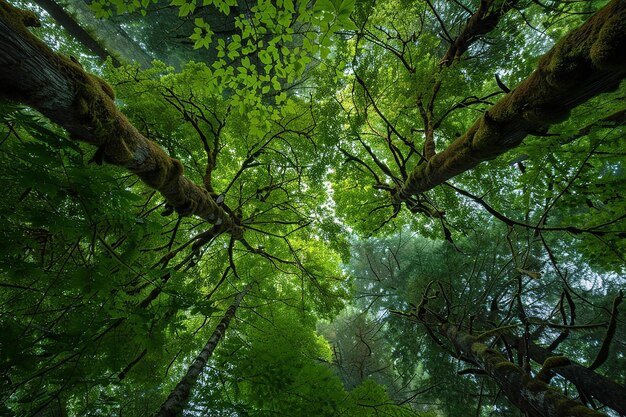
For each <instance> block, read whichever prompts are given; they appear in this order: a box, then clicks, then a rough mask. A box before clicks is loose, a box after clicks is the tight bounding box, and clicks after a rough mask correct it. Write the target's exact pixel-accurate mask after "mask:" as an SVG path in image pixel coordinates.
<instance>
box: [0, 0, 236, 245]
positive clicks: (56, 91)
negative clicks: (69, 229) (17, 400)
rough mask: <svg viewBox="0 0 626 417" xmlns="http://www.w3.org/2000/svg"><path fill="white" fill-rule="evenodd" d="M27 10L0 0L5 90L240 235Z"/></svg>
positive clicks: (175, 203)
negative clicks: (36, 32)
mask: <svg viewBox="0 0 626 417" xmlns="http://www.w3.org/2000/svg"><path fill="white" fill-rule="evenodd" d="M37 24H38V20H37V18H36V17H35V16H34V15H33V14H32V13H30V12H24V11H21V10H18V9H16V8H14V7H13V6H11V5H9V4H8V3H6V2H5V1H3V0H0V98H6V99H9V100H13V101H16V102H19V103H22V104H26V105H28V106H31V107H32V108H34V109H35V110H37V111H39V112H40V113H42V114H43V115H45V116H46V117H48V118H50V119H51V120H52V121H53V122H55V123H57V124H58V125H60V126H61V127H63V128H65V129H66V130H67V131H69V132H70V134H71V137H72V138H74V139H76V140H80V141H82V142H86V143H89V144H91V145H93V146H96V147H97V148H98V150H97V151H96V157H95V158H94V159H96V160H97V161H99V162H102V161H104V162H107V163H110V164H113V165H117V166H119V167H122V168H124V169H126V170H128V171H130V172H132V173H133V174H135V175H137V176H138V177H139V178H141V180H143V181H144V182H145V183H146V184H147V185H148V186H150V187H152V188H154V189H156V190H158V191H159V192H160V193H161V194H162V195H163V196H164V197H165V199H166V201H167V202H168V203H169V204H170V205H171V206H172V207H174V209H175V210H176V211H177V212H178V213H179V214H180V215H181V216H192V215H193V216H197V217H200V218H202V219H204V220H206V221H208V222H210V223H213V224H216V225H219V226H220V230H221V231H224V232H228V233H231V235H232V236H233V237H234V238H236V239H237V238H240V237H241V236H242V234H243V231H242V228H241V227H240V226H239V225H238V224H237V223H236V222H235V220H234V219H233V218H232V217H231V216H230V215H229V214H228V213H226V212H225V211H224V209H223V208H222V207H220V206H219V205H218V204H217V203H216V202H215V201H214V200H213V198H212V197H211V196H210V194H209V192H208V191H207V190H206V189H204V188H201V187H199V186H197V185H196V184H194V183H193V182H191V181H190V180H189V179H188V178H187V177H185V176H184V175H183V166H182V165H181V163H180V161H178V160H177V159H173V158H171V157H170V156H169V155H168V154H167V153H166V152H165V151H164V150H163V149H162V148H161V147H159V146H158V145H156V144H155V143H154V142H152V141H150V140H148V139H147V138H146V137H144V136H143V135H142V134H141V133H140V132H139V131H138V130H137V129H136V128H135V127H134V126H133V125H132V124H131V123H130V122H129V121H128V119H126V117H125V116H124V115H123V114H122V113H121V112H120V111H119V110H118V109H117V107H116V106H115V103H114V101H113V99H114V93H113V90H112V89H111V87H110V86H109V85H108V84H107V83H106V82H104V81H103V80H101V79H100V78H98V77H95V76H93V75H90V74H88V73H86V72H85V71H84V70H83V69H82V67H81V66H80V65H79V64H77V63H75V62H73V61H72V60H69V59H66V58H64V57H62V56H61V55H59V54H56V53H54V52H53V51H52V50H51V49H50V48H48V47H47V46H46V45H45V44H44V43H43V42H41V41H40V40H39V39H37V38H36V37H35V36H33V35H32V34H31V33H30V32H29V31H28V29H27V28H26V26H33V25H37Z"/></svg>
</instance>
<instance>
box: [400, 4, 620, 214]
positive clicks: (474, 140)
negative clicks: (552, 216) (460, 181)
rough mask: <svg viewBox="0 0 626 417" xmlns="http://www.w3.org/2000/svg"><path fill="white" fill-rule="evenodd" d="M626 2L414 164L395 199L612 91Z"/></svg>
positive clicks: (566, 41) (576, 34)
mask: <svg viewBox="0 0 626 417" xmlns="http://www.w3.org/2000/svg"><path fill="white" fill-rule="evenodd" d="M625 21H626V0H613V1H611V2H610V3H609V4H607V5H606V6H605V7H604V8H603V9H601V10H600V11H598V12H597V13H596V14H595V15H593V16H592V17H591V18H590V19H589V20H588V21H587V22H586V23H585V24H583V25H582V26H581V27H579V28H578V29H576V30H574V31H572V32H570V33H569V34H568V35H567V36H565V37H564V38H563V39H562V40H561V41H560V42H558V43H557V44H556V45H555V46H554V47H553V48H552V49H551V50H550V52H548V53H547V54H546V55H545V56H544V57H543V58H542V59H541V60H540V61H539V64H538V67H537V69H536V70H535V71H534V72H533V73H532V74H531V75H530V76H529V77H528V78H527V79H526V80H524V81H522V83H521V84H520V85H518V86H517V88H515V89H514V90H513V91H511V92H510V93H509V94H507V95H506V96H505V97H504V98H503V99H502V100H500V101H499V102H498V103H496V104H495V105H494V106H493V107H492V108H491V109H489V110H488V111H487V112H485V113H484V114H483V116H482V117H480V118H479V119H478V120H477V121H476V122H475V123H474V125H473V126H472V127H471V128H469V130H467V131H466V132H465V133H464V134H463V135H462V136H461V137H459V138H457V139H456V140H455V141H454V142H452V143H451V144H450V145H449V146H448V147H447V148H446V149H445V150H444V151H442V152H441V153H439V154H437V155H435V156H434V157H433V158H431V159H430V160H429V161H428V162H424V163H422V164H419V165H417V166H416V167H415V169H414V170H413V171H412V172H411V173H410V174H409V176H408V178H407V179H406V181H405V182H404V184H403V185H402V186H401V187H398V189H397V190H396V192H395V194H394V197H393V199H394V203H396V204H398V203H401V202H403V201H405V200H406V199H407V198H409V197H410V196H412V195H415V194H419V193H423V192H425V191H428V190H430V189H431V188H433V187H435V186H437V185H439V184H442V183H443V182H445V181H446V180H448V179H450V178H452V177H454V176H455V175H458V174H460V173H462V172H465V171H467V170H469V169H472V168H474V167H475V166H476V165H478V164H479V163H480V162H482V161H486V160H489V159H493V158H495V157H497V156H498V155H500V154H502V153H504V152H506V151H508V150H509V149H511V148H514V147H516V146H518V145H519V144H520V143H521V142H522V140H523V139H524V138H525V137H526V136H527V135H530V134H542V133H545V132H546V131H547V130H548V128H549V127H550V126H551V125H552V124H555V123H559V122H561V121H563V120H565V119H566V118H567V117H568V116H569V113H570V111H571V110H572V109H573V108H575V107H576V106H578V105H580V104H582V103H583V102H585V101H587V100H589V99H591V98H592V97H595V96H596V95H598V94H600V93H604V92H608V91H612V90H614V89H616V88H617V87H618V86H619V83H620V82H621V80H622V79H623V78H624V76H626V54H624V44H625V43H626V25H624V22H625Z"/></svg>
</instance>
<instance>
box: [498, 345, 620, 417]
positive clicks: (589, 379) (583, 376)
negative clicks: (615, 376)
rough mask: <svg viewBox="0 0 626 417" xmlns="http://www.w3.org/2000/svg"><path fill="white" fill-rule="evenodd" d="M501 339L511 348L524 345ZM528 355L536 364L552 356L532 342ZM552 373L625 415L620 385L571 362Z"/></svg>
mask: <svg viewBox="0 0 626 417" xmlns="http://www.w3.org/2000/svg"><path fill="white" fill-rule="evenodd" d="M503 337H504V340H505V341H506V342H507V343H508V344H510V345H512V346H519V344H520V343H524V341H523V340H521V338H519V337H515V336H509V335H507V334H505V335H503ZM528 355H529V356H530V358H531V359H532V360H534V361H535V362H538V363H544V362H546V360H548V358H550V357H552V356H554V354H553V353H552V352H550V351H549V350H548V349H546V348H543V347H541V346H539V345H536V344H535V343H533V342H529V343H528ZM552 371H553V372H554V373H557V374H559V375H561V376H562V377H563V378H565V379H567V380H568V381H570V382H571V383H573V384H574V385H576V386H577V387H578V388H579V389H581V390H582V391H583V392H584V393H585V394H587V395H592V396H593V397H594V398H596V399H597V400H598V401H600V402H601V403H602V404H604V405H606V406H608V407H611V408H612V409H613V410H615V411H617V412H618V413H621V414H625V415H626V396H624V390H625V388H624V387H622V386H621V385H619V384H617V383H615V382H613V381H611V380H610V379H607V378H606V377H604V376H602V375H600V374H597V373H596V372H594V371H592V370H590V369H587V368H585V367H584V366H581V365H579V364H577V363H576V362H573V361H571V360H570V361H569V363H568V364H567V365H564V366H559V367H557V368H554V369H552Z"/></svg>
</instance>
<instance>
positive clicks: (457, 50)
mask: <svg viewBox="0 0 626 417" xmlns="http://www.w3.org/2000/svg"><path fill="white" fill-rule="evenodd" d="M517 1H518V0H482V1H481V2H480V5H479V6H478V9H477V10H476V12H475V13H474V14H473V15H471V16H470V17H469V19H467V22H466V23H465V25H464V26H463V28H461V30H460V31H459V34H458V35H457V37H456V38H455V39H454V42H452V43H451V44H450V47H449V48H448V50H447V51H446V54H445V55H444V57H443V58H442V59H441V62H440V64H441V65H444V66H446V67H449V66H451V65H452V64H453V63H454V61H456V60H458V59H460V58H461V55H463V54H464V53H465V51H467V49H468V48H469V47H470V45H471V44H472V41H473V40H474V39H476V38H477V37H479V36H481V35H485V34H487V33H489V32H491V31H492V30H494V29H495V28H496V26H498V23H499V22H500V18H501V17H502V16H504V15H505V14H506V13H508V12H509V10H511V9H512V8H513V6H515V3H517Z"/></svg>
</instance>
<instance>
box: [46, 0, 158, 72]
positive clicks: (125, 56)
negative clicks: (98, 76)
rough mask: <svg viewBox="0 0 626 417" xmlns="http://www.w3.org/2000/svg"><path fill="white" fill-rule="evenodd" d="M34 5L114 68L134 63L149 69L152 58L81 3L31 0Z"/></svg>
mask: <svg viewBox="0 0 626 417" xmlns="http://www.w3.org/2000/svg"><path fill="white" fill-rule="evenodd" d="M35 3H37V4H38V5H39V6H40V7H42V8H43V9H44V10H45V11H47V12H48V13H49V14H50V16H52V17H53V18H54V20H56V21H57V23H59V24H60V25H61V26H63V27H64V28H65V30H67V31H68V32H69V33H70V34H71V35H72V36H74V37H75V38H76V39H77V40H78V41H79V42H80V43H82V44H83V45H85V46H86V47H87V48H89V49H90V50H91V51H93V52H94V53H95V54H96V55H98V56H99V57H100V58H102V59H106V58H107V57H108V56H111V58H113V63H115V64H117V65H119V64H130V63H137V64H139V66H140V67H141V68H143V69H146V68H150V66H152V57H151V56H150V55H148V54H147V53H146V51H144V50H143V49H141V48H140V47H139V45H137V43H136V42H135V41H133V40H132V39H131V38H130V36H128V34H127V33H126V32H125V31H124V30H123V29H122V28H121V27H119V26H118V25H116V24H115V23H113V22H111V21H109V20H105V19H97V18H96V17H95V15H94V13H93V12H92V11H91V9H89V6H88V5H87V4H86V3H85V2H84V1H83V0H67V1H65V2H59V1H55V0H35Z"/></svg>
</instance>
